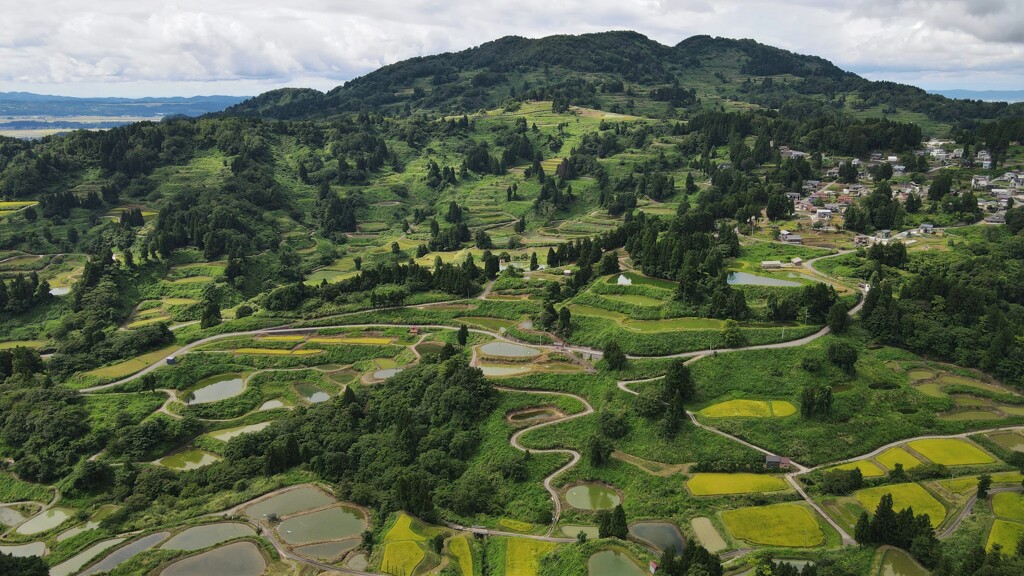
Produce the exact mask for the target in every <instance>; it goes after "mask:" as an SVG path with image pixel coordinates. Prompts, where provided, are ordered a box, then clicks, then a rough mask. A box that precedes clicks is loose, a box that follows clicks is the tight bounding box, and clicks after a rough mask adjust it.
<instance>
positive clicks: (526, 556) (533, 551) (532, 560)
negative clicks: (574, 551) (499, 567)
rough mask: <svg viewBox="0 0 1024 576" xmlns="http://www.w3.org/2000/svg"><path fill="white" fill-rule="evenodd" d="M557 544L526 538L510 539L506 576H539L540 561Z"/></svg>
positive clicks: (506, 550) (506, 556)
mask: <svg viewBox="0 0 1024 576" xmlns="http://www.w3.org/2000/svg"><path fill="white" fill-rule="evenodd" d="M554 549H555V544H552V543H551V542H542V541H539V540H526V539H524V538H510V539H509V540H508V542H507V544H506V545H505V576H537V572H538V569H539V568H540V559H541V558H542V557H543V556H544V555H545V554H547V553H548V552H551V551H552V550H554Z"/></svg>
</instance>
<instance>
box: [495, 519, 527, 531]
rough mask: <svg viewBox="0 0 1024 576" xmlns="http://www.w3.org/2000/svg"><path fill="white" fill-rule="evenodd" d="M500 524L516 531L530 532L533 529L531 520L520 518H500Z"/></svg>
mask: <svg viewBox="0 0 1024 576" xmlns="http://www.w3.org/2000/svg"><path fill="white" fill-rule="evenodd" d="M498 524H499V525H501V526H504V527H505V528H508V529H509V530H513V531H515V532H529V531H530V530H533V524H530V523H529V522H521V521H519V520H512V519H511V518H502V519H501V520H498Z"/></svg>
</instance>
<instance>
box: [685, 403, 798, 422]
mask: <svg viewBox="0 0 1024 576" xmlns="http://www.w3.org/2000/svg"><path fill="white" fill-rule="evenodd" d="M700 413H701V414H702V415H704V416H707V417H708V418H771V417H772V416H775V417H780V418H781V417H784V416H792V415H793V414H796V406H793V404H791V403H789V402H787V401H785V400H728V401H726V402H719V403H718V404H712V405H711V406H708V407H707V408H704V409H703V410H701V411H700Z"/></svg>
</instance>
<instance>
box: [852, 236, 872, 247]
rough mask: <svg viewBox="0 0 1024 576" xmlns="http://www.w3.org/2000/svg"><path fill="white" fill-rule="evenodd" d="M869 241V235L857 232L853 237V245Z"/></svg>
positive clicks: (861, 244)
mask: <svg viewBox="0 0 1024 576" xmlns="http://www.w3.org/2000/svg"><path fill="white" fill-rule="evenodd" d="M870 243H871V237H870V236H865V235H864V234H857V235H856V236H854V237H853V245H854V246H867V245H868V244H870Z"/></svg>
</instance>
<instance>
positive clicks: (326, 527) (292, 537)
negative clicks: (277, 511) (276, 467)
mask: <svg viewBox="0 0 1024 576" xmlns="http://www.w3.org/2000/svg"><path fill="white" fill-rule="evenodd" d="M363 530H366V517H365V516H363V513H362V512H360V511H359V510H358V509H356V508H350V507H348V506H339V507H337V508H328V509H326V510H319V511H317V512H310V513H309V514H302V515H299V516H292V517H291V518H288V519H287V520H285V521H284V522H281V524H280V525H278V527H277V533H278V535H280V536H281V540H284V541H285V542H287V543H289V544H310V543H313V542H323V541H325V540H339V539H342V538H351V537H354V536H358V535H359V534H361V533H362V532H363Z"/></svg>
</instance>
